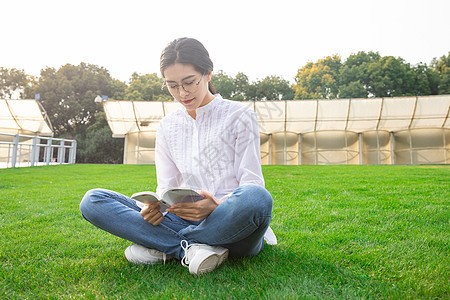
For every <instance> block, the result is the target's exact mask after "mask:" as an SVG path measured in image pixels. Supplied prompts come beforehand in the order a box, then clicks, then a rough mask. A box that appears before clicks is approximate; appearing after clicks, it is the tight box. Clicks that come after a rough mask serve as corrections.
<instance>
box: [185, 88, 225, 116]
mask: <svg viewBox="0 0 450 300" xmlns="http://www.w3.org/2000/svg"><path fill="white" fill-rule="evenodd" d="M214 96H215V97H214V99H212V100H211V101H210V102H209V103H208V104H206V105H204V106H201V107H199V108H197V109H196V110H195V113H196V115H197V117H198V116H199V115H202V114H205V113H207V112H209V111H211V110H212V109H214V107H215V106H216V105H217V103H219V102H220V101H221V100H223V98H222V96H220V94H215V95H214ZM182 109H183V111H184V112H185V114H186V116H188V117H189V118H191V116H190V115H189V114H188V112H187V110H186V107H184V106H182ZM191 119H192V118H191Z"/></svg>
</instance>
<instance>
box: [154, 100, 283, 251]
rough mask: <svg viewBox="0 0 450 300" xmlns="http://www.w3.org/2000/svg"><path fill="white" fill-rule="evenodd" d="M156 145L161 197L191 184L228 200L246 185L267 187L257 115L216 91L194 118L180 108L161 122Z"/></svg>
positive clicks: (191, 186)
mask: <svg viewBox="0 0 450 300" xmlns="http://www.w3.org/2000/svg"><path fill="white" fill-rule="evenodd" d="M155 148H156V149H155V150H156V154H155V164H156V174H157V181H158V187H157V189H156V193H157V194H159V195H160V194H161V193H162V192H163V191H164V190H166V189H169V188H173V187H188V188H191V189H193V190H205V191H208V192H211V193H212V194H213V195H214V196H215V197H216V198H218V199H225V198H227V197H228V196H229V195H231V193H232V192H233V190H234V189H236V188H237V187H239V186H242V185H246V184H256V185H260V186H262V187H264V178H263V174H262V170H261V154H260V138H259V127H258V122H257V118H256V113H255V112H254V111H252V110H251V109H249V108H248V107H247V106H245V105H244V104H243V103H239V102H236V101H230V100H225V99H223V98H222V97H221V96H220V95H216V97H215V98H214V99H213V100H212V101H211V102H210V103H208V104H206V105H205V106H202V107H199V108H198V109H197V110H196V119H193V118H192V117H191V116H190V115H189V114H188V113H187V111H186V108H184V107H181V108H180V109H178V110H176V111H174V112H173V113H171V114H169V115H167V116H166V117H164V118H163V119H162V120H161V122H160V124H159V127H158V132H157V135H156V147H155ZM269 232H270V233H271V235H273V232H272V230H271V229H270V228H269V230H268V233H267V234H269ZM273 239H275V240H273ZM266 241H267V239H266ZM268 242H270V243H271V244H273V243H275V244H276V238H275V236H274V235H273V237H272V239H271V241H268Z"/></svg>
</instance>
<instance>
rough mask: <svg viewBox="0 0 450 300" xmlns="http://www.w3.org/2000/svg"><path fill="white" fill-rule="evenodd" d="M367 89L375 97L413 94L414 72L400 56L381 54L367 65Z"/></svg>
mask: <svg viewBox="0 0 450 300" xmlns="http://www.w3.org/2000/svg"><path fill="white" fill-rule="evenodd" d="M368 73H369V81H370V83H369V85H368V87H367V90H368V92H369V93H370V94H372V95H374V96H375V97H398V96H411V95H414V92H413V90H414V81H415V74H414V71H413V70H412V69H411V66H410V64H409V63H406V62H405V61H404V60H403V59H402V58H395V57H393V56H383V57H381V58H380V60H379V61H377V62H373V63H370V64H369V66H368Z"/></svg>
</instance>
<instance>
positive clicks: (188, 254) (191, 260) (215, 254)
mask: <svg viewBox="0 0 450 300" xmlns="http://www.w3.org/2000/svg"><path fill="white" fill-rule="evenodd" d="M181 248H183V250H184V257H183V259H182V260H181V264H182V265H183V266H185V267H188V268H189V272H190V273H192V274H197V275H199V274H203V273H207V272H211V271H212V270H214V269H215V268H216V267H217V266H219V265H220V264H221V263H223V261H224V260H225V259H227V257H228V252H229V251H228V249H226V248H223V247H220V246H209V245H205V244H190V245H189V244H188V242H187V241H185V240H183V241H181Z"/></svg>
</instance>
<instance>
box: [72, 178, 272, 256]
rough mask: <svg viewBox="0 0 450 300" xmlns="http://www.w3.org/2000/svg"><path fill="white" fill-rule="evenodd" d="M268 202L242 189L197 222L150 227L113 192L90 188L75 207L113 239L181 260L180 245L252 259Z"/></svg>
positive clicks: (260, 193)
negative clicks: (198, 245) (219, 249)
mask: <svg viewBox="0 0 450 300" xmlns="http://www.w3.org/2000/svg"><path fill="white" fill-rule="evenodd" d="M272 204H273V200H272V197H271V195H270V193H269V192H268V191H267V190H266V189H264V188H263V187H261V186H258V185H244V186H241V187H238V188H237V189H235V190H234V192H233V194H232V195H231V196H230V197H229V198H228V199H226V200H225V201H224V202H222V203H221V204H220V205H219V206H218V207H217V208H216V209H215V210H214V211H213V212H212V213H211V214H210V215H209V216H208V217H207V218H206V219H204V220H202V221H198V222H195V221H188V220H184V219H182V218H180V217H178V216H176V215H174V214H171V213H167V214H166V215H165V216H164V219H163V221H162V222H161V223H160V224H159V225H157V226H153V225H152V224H150V223H148V222H147V221H145V220H144V219H143V217H142V216H141V214H140V208H139V207H138V206H137V205H136V201H135V200H133V199H131V198H129V197H126V196H124V195H122V194H119V193H117V192H114V191H109V190H105V189H93V190H90V191H88V192H87V193H86V195H85V196H84V197H83V200H82V201H81V203H80V210H81V214H82V215H83V217H84V218H85V219H86V220H87V221H89V222H90V223H92V224H93V225H95V226H96V227H98V228H100V229H103V230H105V231H107V232H109V233H111V234H113V235H116V236H118V237H121V238H123V239H126V240H129V241H131V242H133V243H135V244H139V245H142V246H144V247H147V248H151V249H156V250H159V251H162V252H164V253H166V254H169V255H172V256H174V257H175V258H178V259H181V258H182V257H183V256H184V251H183V249H182V248H181V246H180V242H181V241H182V240H186V241H188V242H189V243H201V244H207V245H212V246H222V247H225V248H228V249H229V250H230V256H249V255H256V254H258V253H259V252H260V251H261V249H262V248H263V246H264V233H265V232H266V230H267V228H268V226H269V224H270V221H271V218H272Z"/></svg>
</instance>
